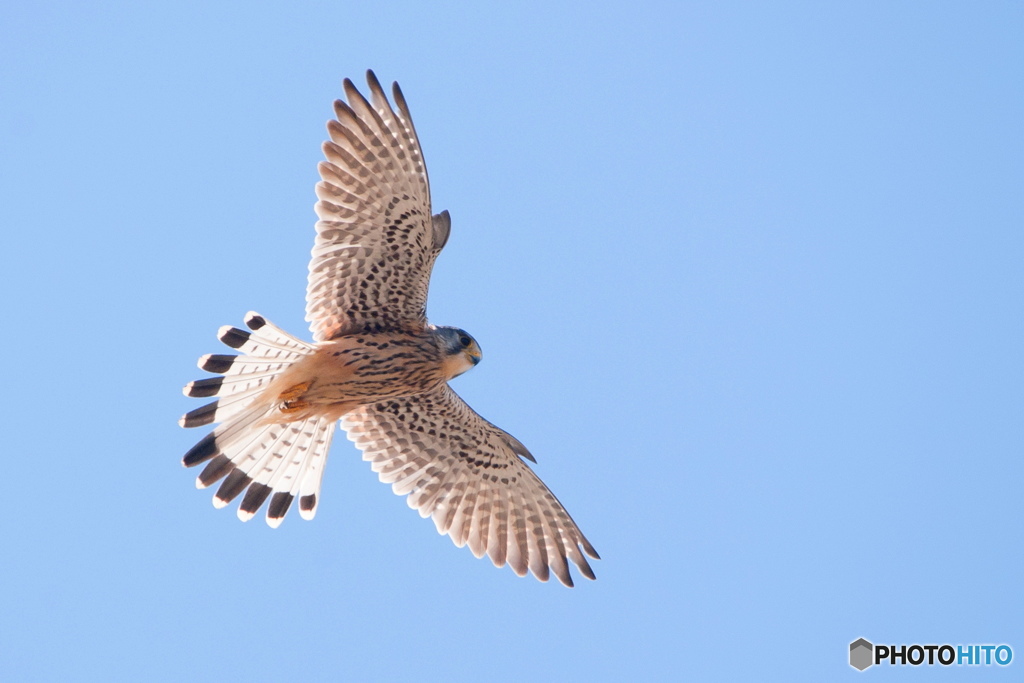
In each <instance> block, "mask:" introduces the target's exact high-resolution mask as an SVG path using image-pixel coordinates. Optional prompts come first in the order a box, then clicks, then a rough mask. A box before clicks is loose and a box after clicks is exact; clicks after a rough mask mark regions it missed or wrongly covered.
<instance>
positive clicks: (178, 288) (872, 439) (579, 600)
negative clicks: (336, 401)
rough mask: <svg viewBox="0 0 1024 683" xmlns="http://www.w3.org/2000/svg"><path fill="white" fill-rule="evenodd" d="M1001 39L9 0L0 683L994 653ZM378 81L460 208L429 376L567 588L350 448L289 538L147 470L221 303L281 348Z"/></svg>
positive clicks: (1017, 239)
mask: <svg viewBox="0 0 1024 683" xmlns="http://www.w3.org/2000/svg"><path fill="white" fill-rule="evenodd" d="M1022 36H1024V9H1022V7H1021V5H1020V4H1019V3H1013V2H984V3H943V2H927V3H925V2H917V3H914V2H907V3H891V2H859V3H844V4H843V5H840V3H818V2H788V3H761V4H759V5H758V6H755V5H754V3H745V2H743V3H719V2H714V3H710V2H709V3H686V2H662V3H645V2H631V3H601V2H596V3H595V2H577V3H551V2H516V3H501V4H499V3H487V4H483V3H479V4H476V5H474V6H471V4H470V3H461V4H460V3H420V2H405V3H377V2H361V3H351V2H342V1H335V2H292V3H279V4H276V5H274V6H270V5H269V4H264V3H251V2H249V3H243V2H237V3H226V2H212V3H187V2H173V3H171V2H162V3H134V2H133V3H128V2H124V3H110V2H107V3H80V2H67V3H53V2H37V3H28V2H5V3H3V5H2V7H0V284H2V289H3V300H4V303H3V308H2V310H3V321H4V322H3V326H4V327H3V331H4V335H3V340H2V341H0V344H2V345H3V348H2V354H3V358H4V361H5V363H6V366H5V369H4V371H3V386H4V391H3V392H2V395H3V397H2V398H0V401H2V402H3V414H4V416H5V418H4V426H5V438H4V447H3V453H2V454H0V457H2V462H3V472H4V475H3V479H4V482H5V483H4V501H5V502H4V506H3V507H4V514H3V515H0V545H2V547H3V550H2V551H0V579H2V583H3V589H2V591H0V678H2V679H3V680H9V681H15V680H23V681H27V680H36V681H67V680H96V681H100V680H103V681H106V680H146V681H182V680H196V681H215V680H219V681H226V680H303V681H320V680H340V679H348V680H385V681H386V680H427V681H429V680H450V681H475V680H496V681H513V680H532V681H549V680H566V681H574V680H599V681H605V680H607V681H617V680H644V681H646V680H675V679H679V678H684V677H693V678H696V679H699V680H711V679H723V680H765V679H772V678H778V679H785V680H802V679H803V680H818V681H820V680H829V679H841V678H847V677H848V678H850V680H858V679H857V678H856V677H857V676H871V677H875V678H882V679H886V680H889V679H891V680H897V679H898V680H903V678H905V677H906V676H907V675H909V672H905V671H899V670H882V669H875V670H872V671H868V672H867V673H864V674H859V673H857V672H856V671H854V670H853V669H851V668H850V667H849V666H848V665H847V663H846V658H847V649H848V645H849V643H850V642H851V641H852V640H854V639H856V638H858V637H862V636H863V637H866V638H867V639H869V640H871V641H873V642H876V643H924V644H927V643H953V644H957V643H1008V644H1010V645H1012V646H1013V647H1014V652H1015V660H1014V662H1013V665H1012V666H1013V667H1014V669H1016V670H1017V672H1018V673H1019V672H1020V670H1021V667H1022V666H1024V617H1022V614H1024V601H1022V599H1021V590H1022V589H1021V577H1022V561H1021V558H1022V555H1024V554H1022V552H1021V546H1022V540H1024V527H1022V512H1024V505H1022V502H1021V501H1022V496H1021V493H1022V483H1024V467H1022V458H1021V456H1022V454H1024V355H1022V351H1024V316H1022V313H1024V189H1022V187H1024V38H1022ZM367 68H373V69H374V70H375V71H376V72H377V74H378V75H379V76H380V78H381V80H382V81H385V82H388V83H389V82H390V81H392V80H398V81H399V82H400V83H401V84H402V86H403V89H404V91H405V94H406V96H407V98H408V100H409V102H410V106H411V109H412V113H413V117H414V119H415V121H416V124H417V128H418V131H419V134H420V138H421V141H422V144H423V147H424V150H425V154H426V159H427V164H428V166H429V169H430V174H431V181H432V188H433V193H434V195H433V199H434V208H435V210H438V211H439V210H441V209H449V210H450V211H451V215H452V220H453V227H452V236H451V240H450V242H449V243H448V246H447V248H446V249H445V251H444V253H443V254H442V256H441V257H440V259H439V261H438V263H437V267H436V270H435V273H434V279H433V283H432V287H431V298H430V305H429V314H430V316H431V319H432V320H433V321H434V322H436V323H438V324H452V325H457V326H460V327H463V328H465V329H467V330H469V331H470V332H471V333H472V334H473V335H474V336H476V338H477V339H478V340H479V341H480V344H481V345H482V347H483V349H484V353H485V357H484V362H483V363H481V364H480V366H479V367H477V368H476V369H474V370H473V371H472V372H470V373H468V374H466V375H464V376H463V377H460V378H458V379H457V380H455V382H454V383H453V385H454V387H455V389H456V390H457V391H458V392H459V393H460V394H461V395H462V396H463V397H465V398H466V400H467V401H468V402H469V403H470V404H471V405H472V406H474V407H475V408H476V409H477V410H478V411H479V412H480V413H482V414H483V415H484V416H486V417H487V418H489V419H490V420H492V421H493V422H495V423H496V424H498V425H500V426H502V427H504V428H506V429H507V430H508V431H510V432H511V433H513V434H515V435H516V436H517V437H518V438H519V439H521V440H522V441H523V442H524V443H526V444H527V445H528V446H529V448H530V449H531V450H532V451H533V453H535V454H536V455H537V459H538V464H537V465H536V467H535V469H536V471H537V472H538V473H539V474H540V476H541V477H542V478H543V479H544V481H545V482H547V484H548V485H549V486H550V487H551V488H552V489H553V490H554V491H555V493H556V494H557V495H558V496H559V498H561V500H562V501H563V502H564V503H565V505H566V507H567V508H568V509H569V510H570V512H571V513H572V514H573V516H574V517H575V518H576V520H577V521H578V522H579V524H580V526H581V527H582V529H583V530H584V532H585V533H586V534H587V536H588V537H589V538H590V539H591V540H592V541H593V543H594V545H595V546H596V547H597V549H598V550H599V551H600V552H601V554H602V556H603V558H604V559H603V560H601V561H599V562H595V563H594V567H595V570H596V572H597V575H598V580H597V581H596V582H593V583H592V582H588V581H585V580H580V581H578V585H577V587H576V588H575V589H572V590H569V589H566V588H563V587H562V586H561V585H559V584H558V583H557V582H552V583H548V584H541V583H539V582H537V581H535V580H534V579H533V578H526V579H520V578H517V577H516V576H515V575H514V574H513V573H512V572H511V570H509V569H508V568H505V569H502V570H498V569H495V568H493V567H492V566H491V564H490V562H489V561H487V560H476V559H474V558H473V556H472V555H471V554H470V552H469V551H468V550H467V549H457V548H455V547H454V546H453V545H452V543H451V542H450V541H449V540H448V539H447V538H445V537H441V536H438V535H437V533H436V532H435V530H434V527H433V525H432V524H431V523H430V521H428V520H421V519H420V518H419V517H418V515H417V514H416V513H414V512H413V511H411V510H409V509H408V508H407V506H406V505H405V502H404V501H403V500H402V499H399V498H397V497H395V496H394V495H393V494H392V493H391V492H390V489H389V487H387V486H385V485H383V484H381V483H379V482H378V481H377V478H376V475H375V474H373V473H372V471H371V470H370V467H369V465H368V464H367V463H364V462H362V460H361V458H360V455H359V453H358V452H357V451H356V450H355V449H354V448H353V447H352V445H351V444H350V443H349V442H348V441H347V440H346V439H344V438H343V436H339V437H337V438H336V439H335V443H334V447H333V451H332V455H331V459H330V462H329V465H328V468H327V473H326V479H325V482H324V489H323V498H322V501H323V502H322V505H321V507H320V509H319V512H318V515H317V517H316V519H315V521H313V522H305V521H303V520H301V519H299V517H298V515H297V514H295V512H294V510H293V512H292V514H291V515H289V518H288V519H287V520H286V521H285V523H284V524H283V525H282V527H281V528H280V529H277V530H271V529H269V528H268V527H267V526H266V525H265V524H264V523H263V522H262V521H261V520H259V519H257V520H254V521H253V522H250V523H248V524H244V525H243V524H242V523H240V522H239V521H238V520H237V519H236V517H235V515H234V509H233V508H232V509H230V510H220V511H218V510H215V509H214V508H213V507H212V506H211V504H210V497H211V492H209V491H201V492H200V491H196V490H195V488H194V486H193V480H194V477H195V474H196V472H194V471H191V470H184V469H182V467H181V466H180V464H179V463H180V458H181V455H182V454H183V453H184V452H185V451H186V450H187V449H188V448H189V447H191V446H192V445H193V443H194V442H195V441H196V440H198V439H199V438H200V437H201V436H202V434H203V432H202V430H198V431H197V430H193V431H185V430H182V429H180V428H179V427H178V426H177V424H176V420H177V418H178V416H179V415H180V414H181V413H183V412H185V411H186V410H189V409H191V408H194V407H197V406H198V405H200V403H199V402H197V401H196V400H194V399H186V398H184V397H183V396H182V395H181V387H182V385H184V384H185V383H186V382H187V381H189V380H192V379H198V378H199V377H202V376H203V375H204V373H202V372H201V371H199V370H197V369H196V367H195V361H196V359H197V358H198V357H199V356H200V355H201V354H204V353H210V352H214V353H221V352H225V347H222V346H221V345H220V344H219V343H218V342H217V341H216V339H215V336H214V335H215V332H216V330H217V328H218V327H219V326H221V325H224V324H229V323H230V324H235V325H238V324H240V323H241V320H242V316H243V315H244V314H245V312H246V311H248V310H250V309H253V310H256V311H259V312H260V313H262V314H263V315H265V316H267V317H268V318H269V319H271V320H273V321H274V322H276V323H277V324H279V325H281V326H282V327H284V328H285V329H287V330H290V331H292V332H293V333H295V334H298V335H300V336H303V337H305V338H308V330H307V329H306V326H305V323H304V322H303V313H304V310H303V306H304V294H305V283H306V265H307V260H308V255H309V249H310V247H311V246H312V241H313V223H314V220H315V217H314V214H313V210H312V205H313V202H314V201H315V197H314V194H313V185H314V183H315V182H316V180H317V174H316V163H317V161H318V160H319V159H320V158H321V153H320V143H321V141H322V140H323V139H324V137H325V129H324V123H325V121H326V120H327V118H328V117H329V116H330V115H331V112H332V110H331V102H332V101H333V100H334V99H335V98H336V97H339V96H340V95H341V93H342V89H341V80H342V78H344V77H346V76H348V77H351V78H353V79H354V80H356V81H357V82H359V83H362V82H363V73H364V71H365V69H367ZM930 673H931V675H937V673H938V672H930ZM943 673H945V674H947V675H954V676H955V677H958V678H963V677H972V680H982V679H985V680H987V679H988V678H990V677H992V678H994V677H995V675H996V674H1001V676H1002V677H1001V679H1000V680H1008V679H1007V678H1006V676H1007V675H1010V676H1012V675H1013V672H1012V671H1010V672H1006V671H991V670H989V671H977V670H968V669H961V670H957V671H944V672H943Z"/></svg>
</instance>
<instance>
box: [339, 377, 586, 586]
mask: <svg viewBox="0 0 1024 683" xmlns="http://www.w3.org/2000/svg"><path fill="white" fill-rule="evenodd" d="M342 427H344V428H345V429H346V430H347V431H348V438H349V439H351V440H352V441H353V442H355V444H356V446H358V447H359V448H360V449H361V450H362V451H363V459H364V460H369V461H370V462H371V463H373V469H374V471H375V472H377V473H378V474H379V475H380V480H381V481H383V482H385V483H388V484H391V486H392V489H393V490H394V492H395V493H396V494H398V495H406V494H408V496H409V497H408V499H407V502H408V504H409V507H411V508H413V509H416V510H419V513H420V515H421V516H423V517H427V516H431V517H433V520H434V524H435V525H436V526H437V530H438V532H439V533H442V534H448V535H449V536H450V537H451V539H452V541H454V542H455V545H457V546H459V547H462V546H463V545H465V544H467V543H468V544H469V547H470V549H471V550H472V551H473V554H474V555H476V556H477V557H482V556H483V555H484V553H486V554H487V555H489V556H490V558H491V560H492V561H493V562H494V564H495V565H496V566H498V567H501V566H503V565H504V564H505V563H506V562H508V564H509V565H511V566H512V569H513V570H514V571H515V572H516V573H517V574H519V575H520V576H523V575H525V574H526V572H527V570H529V571H532V572H533V574H534V575H535V576H536V577H537V578H538V579H540V580H541V581H547V579H548V576H549V570H550V572H554V574H555V576H557V577H558V578H559V580H561V582H562V583H564V584H565V585H567V586H571V585H572V577H571V576H570V575H569V567H568V564H567V562H566V560H567V559H570V560H572V561H573V562H574V563H575V564H576V566H577V567H578V568H579V571H580V572H581V573H582V574H583V575H584V576H586V577H587V578H588V579H593V578H594V572H593V570H592V569H591V568H590V565H589V564H588V563H587V559H586V557H584V555H583V553H582V552H580V547H581V546H582V548H583V550H584V551H586V553H587V554H588V555H590V556H591V557H593V558H597V557H598V555H597V551H595V550H594V547H593V546H592V545H590V543H589V542H588V541H587V539H586V538H585V537H584V536H583V533H582V532H580V530H579V527H577V526H576V523H575V522H574V521H573V520H572V517H570V516H569V513H568V512H566V511H565V508H564V507H562V504H561V503H559V502H558V499H556V498H555V496H554V494H552V493H551V491H549V490H548V488H547V487H546V486H545V485H544V483H543V482H541V480H540V479H539V478H538V477H537V475H535V474H534V473H533V471H532V470H531V469H530V468H529V467H528V466H527V465H526V463H524V462H523V461H522V459H521V458H520V456H523V457H527V458H530V459H532V457H531V456H530V455H529V452H528V451H527V450H526V448H525V447H524V446H523V445H522V444H521V443H519V441H517V440H516V439H515V438H514V437H512V436H511V435H509V434H507V433H506V432H504V431H502V430H501V429H498V428H497V427H495V426H494V425H492V424H491V423H490V422H488V421H487V420H485V419H483V418H482V417H480V416H479V415H478V414H477V413H476V412H474V411H473V409H472V408H470V407H469V406H468V405H466V403H465V402H464V401H463V400H462V399H461V398H459V397H458V395H456V394H455V392H454V391H452V390H451V388H449V387H448V386H447V385H445V386H444V387H442V388H441V389H438V390H437V391H434V392H428V393H426V394H420V395H418V396H412V397H408V398H402V399H396V400H392V401H384V402H381V403H377V404H374V405H369V406H363V407H362V408H359V409H358V410H355V411H353V412H351V413H348V414H347V415H346V416H345V417H344V418H342Z"/></svg>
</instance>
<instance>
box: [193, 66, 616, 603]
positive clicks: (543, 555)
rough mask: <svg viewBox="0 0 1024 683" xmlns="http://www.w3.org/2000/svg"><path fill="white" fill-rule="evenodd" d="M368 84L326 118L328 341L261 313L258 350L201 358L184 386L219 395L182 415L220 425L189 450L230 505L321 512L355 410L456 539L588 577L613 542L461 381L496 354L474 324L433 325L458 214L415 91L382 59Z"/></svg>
mask: <svg viewBox="0 0 1024 683" xmlns="http://www.w3.org/2000/svg"><path fill="white" fill-rule="evenodd" d="M367 81H368V83H369V93H370V99H369V100H367V99H366V98H364V97H363V96H362V94H360V93H359V91H358V90H356V88H355V86H354V85H352V83H351V81H348V80H346V81H345V93H346V96H347V99H348V102H347V103H346V102H342V101H338V102H336V103H335V113H336V115H337V119H336V120H335V121H331V122H330V123H329V124H328V126H327V128H328V133H329V134H330V140H329V141H327V142H325V143H324V155H325V157H326V161H324V162H321V164H320V166H319V170H320V175H321V178H322V180H321V182H320V183H318V184H317V188H316V190H317V197H318V198H319V201H318V202H317V205H316V211H317V215H318V216H319V221H318V222H317V224H316V232H317V234H316V241H315V243H314V246H313V254H312V259H311V261H310V264H309V285H308V289H307V295H306V302H307V303H306V318H307V320H308V321H309V322H310V327H311V329H312V331H313V338H314V343H312V344H311V343H307V342H304V341H302V340H300V339H297V338H295V337H292V336H291V335H289V334H287V333H286V332H284V331H282V330H281V329H279V328H277V327H276V326H274V325H273V324H271V323H270V322H269V321H267V320H266V319H265V318H263V317H262V316H260V315H258V314H255V313H250V314H249V315H247V316H246V320H245V322H246V326H247V327H248V328H249V330H248V331H246V330H241V329H236V328H232V327H225V328H221V330H220V332H219V335H218V336H219V338H220V339H221V341H223V342H224V343H225V344H227V345H228V346H230V347H232V348H235V349H237V350H239V351H240V352H241V355H237V356H229V355H206V356H203V357H202V358H200V360H199V366H200V368H202V369H204V370H208V371H210V372H214V373H219V374H218V376H217V377H212V378H209V379H205V380H198V381H196V382H191V383H189V385H188V386H186V387H185V393H186V395H188V396H195V397H216V400H215V401H214V402H213V403H211V404H208V405H206V406H203V407H202V408H198V409H196V410H193V411H191V412H189V413H188V414H186V415H185V416H183V417H182V419H181V425H182V426H184V427H198V426H202V425H208V424H213V423H220V424H219V425H217V426H216V427H215V428H214V430H213V431H212V432H211V433H210V434H208V435H207V436H206V437H205V438H203V439H202V440H201V441H200V442H199V443H198V444H196V445H195V446H194V447H193V448H192V449H191V450H190V451H189V452H188V453H186V454H185V457H184V460H183V462H184V464H185V465H186V466H188V467H191V466H194V465H198V464H201V463H205V468H204V469H203V471H202V472H201V473H200V475H199V477H198V479H197V481H196V484H197V486H199V487H200V488H204V487H207V486H211V485H212V484H214V483H216V482H221V483H220V486H219V488H218V490H217V493H216V494H215V495H214V504H215V505H216V506H218V507H223V506H225V505H227V504H228V503H230V502H231V501H232V500H234V499H235V498H237V497H239V496H242V500H241V502H240V504H239V508H238V516H239V517H240V518H241V519H243V520H247V519H250V518H251V517H253V516H254V515H255V514H256V512H257V511H258V510H259V509H260V508H261V507H262V506H263V504H264V503H267V501H268V500H269V503H268V504H267V521H268V523H269V524H271V526H277V525H279V524H280V523H281V521H282V520H283V519H284V516H285V514H286V513H287V512H288V510H289V508H290V507H291V504H292V502H293V501H294V500H295V498H298V499H299V505H298V507H299V513H300V514H301V515H302V516H303V517H304V518H306V519H311V518H312V517H313V516H314V515H315V513H316V509H317V506H318V505H319V501H320V486H321V482H322V477H323V472H324V465H325V463H326V460H327V454H328V451H329V449H330V443H331V438H332V436H333V433H334V424H335V421H337V420H339V419H340V420H341V424H342V426H343V427H344V428H345V430H346V431H347V432H348V435H349V438H350V439H351V440H352V441H353V442H354V443H355V444H356V446H357V447H359V448H360V449H361V450H362V451H363V457H364V459H365V460H368V461H370V462H371V464H372V467H373V469H374V471H376V472H377V473H378V475H379V477H380V479H381V481H384V482H386V483H389V484H391V485H392V488H393V490H394V492H395V493H396V494H399V495H407V496H408V498H407V502H408V504H409V506H410V507H412V508H414V509H416V510H418V511H419V513H420V514H421V515H422V516H424V517H427V516H429V517H431V518H432V519H433V520H434V523H435V525H436V526H437V529H438V531H439V532H440V533H444V534H448V535H449V536H450V537H451V538H452V540H453V541H454V542H455V544H456V545H458V546H462V545H467V544H468V545H469V547H470V549H471V550H472V551H473V553H474V554H475V555H476V556H477V557H481V556H483V555H484V554H487V555H488V556H490V558H491V559H492V561H493V562H494V564H495V565H497V566H503V565H505V564H509V565H510V566H511V567H512V568H513V570H515V571H516V573H517V574H519V575H524V574H525V573H527V572H528V571H530V572H533V574H534V575H535V576H537V578H539V579H541V580H542V581H546V580H547V579H548V577H549V575H550V574H551V573H554V574H555V576H557V577H558V579H559V580H560V581H562V583H564V584H566V585H569V586H571V585H572V577H571V575H570V573H569V568H568V566H569V565H568V562H569V561H571V562H573V563H574V564H576V566H577V567H578V568H579V571H580V572H581V573H582V574H583V575H584V576H586V577H588V578H591V579H592V578H594V573H593V571H592V570H591V568H590V566H589V564H588V562H587V559H586V556H585V554H586V555H590V556H591V557H594V558H596V557H597V556H598V555H597V553H596V551H595V550H594V548H593V546H591V544H590V543H589V542H588V541H587V539H586V538H585V537H584V536H583V534H582V533H581V532H580V530H579V528H578V527H577V525H576V523H575V522H574V521H573V520H572V518H571V517H570V516H569V514H568V513H567V512H566V511H565V508H564V507H563V506H562V505H561V503H559V502H558V500H557V499H556V498H555V497H554V495H553V494H552V493H551V492H550V491H549V490H548V489H547V487H546V486H544V484H543V483H542V482H541V481H540V479H538V478H537V476H536V475H535V474H534V473H533V471H532V470H531V469H530V468H529V467H528V466H527V464H526V463H525V462H524V460H530V461H532V460H533V456H532V455H531V454H530V452H529V451H528V450H527V449H526V447H525V446H523V444H522V443H520V442H519V441H518V440H517V439H516V438H515V437H513V436H511V435H510V434H508V433H507V432H505V431H503V430H501V429H499V428H498V427H496V426H494V425H492V424H491V423H490V422H488V421H486V420H484V419H483V418H482V417H480V416H479V415H478V414H477V413H476V412H474V411H473V410H472V409H471V408H470V407H469V406H468V405H466V404H465V402H463V401H462V399H460V398H459V397H458V396H457V395H456V394H455V392H454V391H452V390H451V388H450V387H449V386H448V381H449V380H451V379H452V378H453V377H455V376H457V375H459V374H461V373H463V372H465V371H466V370H468V369H469V368H471V367H472V366H473V365H475V364H476V363H477V362H479V360H480V358H481V352H480V348H479V346H478V345H477V343H476V341H475V340H474V339H473V338H472V337H471V336H470V335H469V334H467V333H466V332H464V331H463V330H460V329H457V328H453V327H435V326H433V325H430V324H429V323H428V322H427V317H426V301H427V287H428V284H429V280H430V271H431V269H432V267H433V264H434V260H435V259H436V258H437V255H438V254H439V253H440V251H441V249H442V248H443V247H444V245H445V243H446V242H447V240H448V236H449V233H450V229H451V221H450V218H449V216H448V213H447V212H442V213H440V214H437V215H432V214H431V207H430V186H429V182H428V179H427V171H426V166H425V165H424V162H423V155H422V153H421V151H420V146H419V142H418V140H417V137H416V132H415V129H414V128H413V124H412V118H411V117H410V116H409V111H408V107H407V105H406V103H405V98H404V97H403V96H402V93H401V90H399V88H398V85H397V84H395V86H394V98H395V103H396V106H397V111H396V109H394V108H392V106H391V104H390V102H389V101H388V98H387V96H386V95H385V94H384V91H383V89H382V88H381V86H380V83H379V82H378V81H377V79H376V77H375V76H374V75H373V72H368V74H367ZM243 492H244V495H243ZM584 553H585V554H584Z"/></svg>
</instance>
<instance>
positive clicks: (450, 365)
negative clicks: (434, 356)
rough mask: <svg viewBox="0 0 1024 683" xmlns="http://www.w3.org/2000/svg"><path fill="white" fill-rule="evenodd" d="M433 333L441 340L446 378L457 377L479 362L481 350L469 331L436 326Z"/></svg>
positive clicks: (481, 354) (481, 355)
mask: <svg viewBox="0 0 1024 683" xmlns="http://www.w3.org/2000/svg"><path fill="white" fill-rule="evenodd" d="M434 334H435V335H437V337H438V339H439V340H440V342H441V350H442V351H443V353H444V360H443V365H444V370H445V376H447V378H448V379H451V378H452V377H458V376H459V375H461V374H462V373H464V372H465V371H466V370H469V369H470V368H471V367H473V366H474V365H476V364H477V363H479V362H480V359H481V358H483V355H484V354H483V351H481V350H480V345H479V344H477V343H476V339H473V337H472V336H470V334H469V332H466V331H465V330H460V329H459V328H457V327H438V328H435V330H434Z"/></svg>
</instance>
